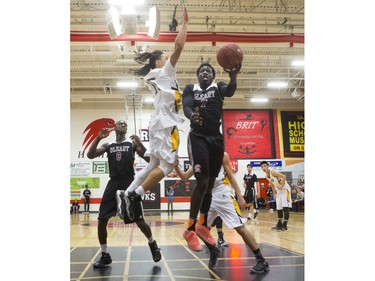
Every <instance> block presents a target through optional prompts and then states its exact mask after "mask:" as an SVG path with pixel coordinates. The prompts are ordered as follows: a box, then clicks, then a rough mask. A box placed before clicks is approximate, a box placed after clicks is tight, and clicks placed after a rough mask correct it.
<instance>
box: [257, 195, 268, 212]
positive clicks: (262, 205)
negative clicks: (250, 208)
mask: <svg viewBox="0 0 375 281" xmlns="http://www.w3.org/2000/svg"><path fill="white" fill-rule="evenodd" d="M257 204H258V208H259V209H264V208H266V200H264V198H263V196H262V195H260V196H259V198H258V199H257Z"/></svg>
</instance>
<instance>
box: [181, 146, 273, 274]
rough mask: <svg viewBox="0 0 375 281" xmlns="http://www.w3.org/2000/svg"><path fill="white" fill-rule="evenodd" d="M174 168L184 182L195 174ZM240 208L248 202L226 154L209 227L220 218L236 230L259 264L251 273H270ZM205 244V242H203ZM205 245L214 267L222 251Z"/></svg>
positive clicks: (215, 188) (191, 171) (212, 205)
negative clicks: (244, 222) (245, 223)
mask: <svg viewBox="0 0 375 281" xmlns="http://www.w3.org/2000/svg"><path fill="white" fill-rule="evenodd" d="M174 168H175V171H176V173H177V174H178V175H179V177H180V178H181V179H182V180H184V181H186V180H188V179H189V178H190V177H191V176H193V174H194V173H193V168H192V167H190V168H189V169H188V170H187V171H186V172H182V171H181V170H180V168H179V165H178V163H177V162H176V163H175V166H174ZM229 183H230V184H231V186H230V185H229ZM231 187H232V188H233V189H234V191H235V193H236V195H237V198H238V201H239V202H238V203H239V204H238V203H237V202H236V200H235V199H234V197H233V196H232V190H231ZM239 206H241V209H243V208H245V206H246V202H245V200H244V199H243V198H242V195H241V191H240V188H239V187H238V184H237V182H236V178H235V176H234V173H233V170H232V167H231V165H230V158H229V155H228V154H227V153H226V152H224V157H223V163H222V166H221V169H220V172H219V175H218V177H217V178H216V181H215V184H214V188H213V189H212V201H211V206H210V209H209V211H208V215H207V225H212V224H213V222H214V220H215V219H216V217H217V216H220V218H221V219H222V220H223V222H224V223H225V225H226V226H227V227H228V228H234V229H235V230H236V231H237V233H238V234H239V235H241V237H242V239H243V241H244V242H245V244H246V245H247V246H248V247H249V248H250V249H251V251H252V252H253V253H254V255H255V257H256V260H257V264H256V265H255V266H254V267H253V268H252V269H251V270H250V272H252V273H261V272H267V271H269V265H268V263H267V262H266V260H265V258H264V257H263V255H262V253H261V251H260V249H259V245H258V243H257V241H256V239H255V237H254V235H253V234H252V233H251V232H250V231H249V230H248V229H247V228H246V227H245V225H244V224H243V222H242V216H241V210H240V207H239ZM202 240H203V239H202ZM203 242H205V241H204V240H203ZM205 244H206V245H207V247H208V248H209V250H210V262H209V267H213V266H215V264H216V261H217V258H218V257H219V255H220V251H219V252H218V251H217V250H216V249H215V248H213V247H210V244H208V243H205Z"/></svg>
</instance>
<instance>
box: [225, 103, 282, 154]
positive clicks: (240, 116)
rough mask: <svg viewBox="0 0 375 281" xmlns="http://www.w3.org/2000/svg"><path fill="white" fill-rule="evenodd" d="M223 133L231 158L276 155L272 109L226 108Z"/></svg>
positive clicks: (226, 148)
mask: <svg viewBox="0 0 375 281" xmlns="http://www.w3.org/2000/svg"><path fill="white" fill-rule="evenodd" d="M223 135H224V142H225V150H226V152H228V154H229V156H230V158H231V159H249V158H250V159H271V158H275V157H276V156H275V141H274V130H273V115H272V110H224V111H223Z"/></svg>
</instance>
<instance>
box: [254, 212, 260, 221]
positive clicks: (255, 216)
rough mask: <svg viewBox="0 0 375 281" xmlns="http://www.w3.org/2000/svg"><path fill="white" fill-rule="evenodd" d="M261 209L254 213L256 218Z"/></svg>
mask: <svg viewBox="0 0 375 281" xmlns="http://www.w3.org/2000/svg"><path fill="white" fill-rule="evenodd" d="M258 213H259V211H257V212H255V213H254V220H255V219H256V218H257V216H258Z"/></svg>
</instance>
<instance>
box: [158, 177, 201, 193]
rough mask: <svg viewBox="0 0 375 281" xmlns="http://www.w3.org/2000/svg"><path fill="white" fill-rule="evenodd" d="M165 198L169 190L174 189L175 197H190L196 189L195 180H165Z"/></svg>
mask: <svg viewBox="0 0 375 281" xmlns="http://www.w3.org/2000/svg"><path fill="white" fill-rule="evenodd" d="M164 185H165V193H164V194H165V197H166V194H167V189H168V188H169V187H172V188H173V189H174V196H175V197H190V196H191V193H192V192H193V190H194V188H195V180H187V181H183V180H180V179H172V180H167V179H166V180H165V181H164Z"/></svg>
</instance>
